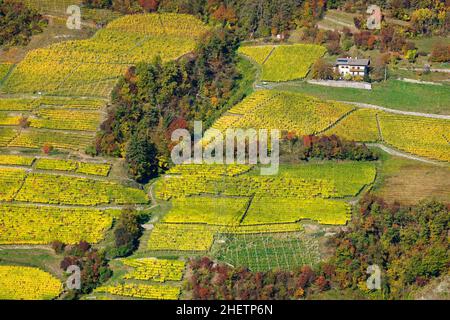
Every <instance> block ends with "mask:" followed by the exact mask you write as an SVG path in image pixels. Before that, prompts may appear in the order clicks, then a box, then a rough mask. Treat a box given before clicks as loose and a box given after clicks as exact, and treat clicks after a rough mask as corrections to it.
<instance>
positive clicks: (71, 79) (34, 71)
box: [3, 14, 208, 98]
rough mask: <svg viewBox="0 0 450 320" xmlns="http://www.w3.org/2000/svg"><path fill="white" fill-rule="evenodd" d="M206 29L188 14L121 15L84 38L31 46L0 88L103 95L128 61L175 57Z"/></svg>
mask: <svg viewBox="0 0 450 320" xmlns="http://www.w3.org/2000/svg"><path fill="white" fill-rule="evenodd" d="M207 30H208V29H207V27H205V26H204V25H203V24H202V23H201V22H200V21H199V20H198V19H196V18H194V17H192V16H188V15H179V14H146V15H134V16H124V17H121V18H119V19H117V20H115V21H113V22H112V23H110V24H109V25H108V26H107V27H106V28H104V29H101V30H100V31H98V32H97V33H96V35H95V36H94V37H92V38H90V39H88V40H78V41H65V42H62V43H58V44H54V45H51V46H49V47H47V48H43V49H37V50H34V51H32V52H30V53H29V54H28V55H27V57H26V58H25V59H24V60H23V61H22V62H21V63H19V64H18V65H17V67H16V68H15V69H14V71H13V73H12V74H11V75H10V76H9V77H8V79H7V80H6V81H5V83H4V86H3V90H4V91H5V92H7V93H19V92H20V93H38V92H40V93H44V94H46V95H49V94H52V95H70V96H95V97H103V98H107V97H108V96H109V93H110V92H111V89H112V88H113V86H114V85H115V83H116V82H117V80H118V78H119V77H120V76H121V75H123V74H124V73H125V71H126V69H127V67H128V66H130V65H134V64H137V63H139V62H141V61H152V60H153V58H155V57H156V56H160V57H161V58H162V59H163V60H165V61H168V60H173V59H176V58H178V57H180V56H182V55H184V54H186V53H188V52H190V51H192V50H193V49H194V47H195V44H196V41H197V39H198V38H199V37H200V36H201V35H202V34H204V33H205V32H206V31H207Z"/></svg>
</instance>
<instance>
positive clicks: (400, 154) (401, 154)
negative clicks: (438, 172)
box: [366, 143, 441, 164]
mask: <svg viewBox="0 0 450 320" xmlns="http://www.w3.org/2000/svg"><path fill="white" fill-rule="evenodd" d="M366 145H367V146H369V147H376V148H380V149H381V150H383V151H384V152H386V153H388V154H390V155H393V156H397V157H402V158H406V159H410V160H415V161H420V162H425V163H429V164H441V163H440V162H437V161H433V160H429V159H425V158H421V157H417V156H413V155H411V154H409V153H405V152H401V151H398V150H395V149H392V148H390V147H387V146H385V145H384V144H381V143H367V144H366Z"/></svg>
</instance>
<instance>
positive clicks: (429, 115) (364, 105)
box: [339, 101, 450, 120]
mask: <svg viewBox="0 0 450 320" xmlns="http://www.w3.org/2000/svg"><path fill="white" fill-rule="evenodd" d="M339 102H342V103H346V104H352V105H354V106H357V107H360V108H366V109H375V110H381V111H386V112H390V113H397V114H402V115H407V116H416V117H424V118H434V119H445V120H450V115H442V114H433V113H422V112H413V111H402V110H396V109H389V108H385V107H381V106H377V105H373V104H368V103H360V102H349V101H339Z"/></svg>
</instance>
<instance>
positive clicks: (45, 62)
mask: <svg viewBox="0 0 450 320" xmlns="http://www.w3.org/2000/svg"><path fill="white" fill-rule="evenodd" d="M30 3H31V5H32V6H35V7H36V8H38V9H40V10H43V11H44V12H47V13H50V14H55V15H66V13H65V10H66V8H67V6H68V4H67V2H61V1H59V2H58V1H48V0H42V1H30ZM70 4H74V3H70ZM75 4H76V3H75ZM61 10H62V11H61ZM208 29H209V27H207V26H205V25H204V24H203V23H202V22H201V21H200V20H198V19H197V18H195V17H193V16H189V15H181V14H137V15H133V16H123V17H121V18H119V19H117V20H115V21H113V22H112V23H110V24H109V25H107V26H106V27H105V28H102V29H100V30H99V31H98V32H97V33H96V34H95V35H94V36H93V37H92V38H90V39H87V40H76V41H70V40H69V41H64V42H60V43H57V44H53V45H50V46H48V47H45V48H40V49H37V50H33V51H30V52H29V53H28V54H27V56H26V57H25V59H23V60H22V62H20V63H19V64H18V65H17V66H15V68H14V69H13V71H12V72H10V68H11V66H10V65H8V66H6V65H3V64H2V65H1V67H0V91H1V93H7V94H8V95H7V97H8V98H1V99H0V147H2V148H7V149H6V150H5V152H1V154H0V166H1V168H0V212H1V214H0V244H1V245H26V246H33V245H48V244H50V243H51V242H53V241H55V240H57V241H61V242H63V243H65V244H76V243H79V242H80V241H87V242H89V243H92V244H97V243H99V242H102V241H103V240H104V239H105V236H106V235H107V233H108V232H109V231H110V230H111V228H112V226H113V223H114V220H115V218H116V217H117V214H118V212H120V211H121V210H122V209H123V208H125V207H133V208H136V209H137V210H142V209H147V208H148V207H149V199H148V197H147V194H146V192H145V191H144V190H143V189H139V188H136V187H129V186H126V185H124V184H122V183H121V182H119V180H120V181H122V180H124V178H123V177H116V173H115V172H114V173H113V174H111V175H110V172H111V170H112V166H111V164H110V163H108V162H106V161H105V160H94V159H89V158H87V157H86V156H85V155H82V154H81V152H84V151H85V150H86V148H87V147H88V146H92V144H93V140H94V137H95V134H96V131H97V130H98V128H99V125H100V123H101V121H102V117H103V113H104V111H105V105H106V104H107V103H108V99H109V98H110V93H111V90H112V88H113V87H114V86H115V85H116V83H117V81H118V79H119V78H120V77H121V76H122V75H123V74H124V73H125V71H126V70H127V69H128V67H129V66H131V65H135V64H137V63H139V62H149V61H152V60H153V59H154V58H155V57H157V56H160V57H161V58H162V59H163V60H164V61H169V60H172V59H176V58H178V57H180V56H182V55H184V54H186V53H188V52H190V51H192V50H193V49H194V47H195V46H196V44H197V42H198V40H199V39H200V38H201V37H202V36H203V34H204V33H205V32H207V31H208ZM44 147H45V148H44ZM39 149H42V150H43V151H44V149H45V150H47V151H46V152H51V154H50V155H46V156H44V157H42V154H41V153H40V152H39V151H38V150H39ZM52 149H56V150H53V151H51V150H52ZM49 150H50V151H49ZM190 170H197V168H194V167H193V168H191V169H190ZM220 170H221V169H218V172H217V174H219V172H220ZM236 170H237V171H236ZM240 170H241V169H240V168H239V169H234V171H233V170H232V171H233V172H234V174H240V173H241V171H240ZM245 170H246V171H248V170H250V167H248V168H247V169H245ZM113 171H114V170H113ZM119 171H120V170H119ZM174 171H176V170H174ZM232 171H230V172H232ZM174 174H182V172H178V173H176V172H174ZM232 175H233V174H231V175H230V176H232ZM243 203H245V202H243ZM180 205H181V204H180ZM211 205H212V204H211ZM224 206H226V205H225V203H224ZM242 213H243V212H242ZM211 235H212V233H211ZM154 236H157V233H156V232H155V235H154ZM179 236H180V237H186V234H185V233H184V232H182V233H181V235H179ZM206 237H208V235H207V236H206ZM165 241H167V240H166V239H165ZM198 243H199V246H200V245H204V244H203V241H202V240H201V239H199V240H198ZM160 246H162V247H164V243H161V244H160ZM125 264H126V265H127V267H128V268H131V267H134V268H135V270H134V271H133V272H131V273H130V274H129V275H128V276H127V277H126V279H123V280H130V281H143V280H144V279H145V280H148V281H152V282H159V283H161V282H164V281H171V282H175V281H180V280H181V278H182V274H183V271H184V262H180V261H169V260H158V261H156V260H150V259H144V260H132V259H129V260H127V261H126V262H125ZM11 268H16V267H11ZM36 270H37V269H36ZM19 271H20V272H22V273H23V274H21V275H18V276H17V277H16V276H14V275H13V276H10V275H9V274H8V276H6V275H5V276H4V275H2V274H1V273H2V272H3V270H1V269H0V276H1V277H2V278H7V279H8V281H16V284H17V282H20V283H21V284H23V285H24V286H26V289H23V290H22V289H18V288H17V286H16V287H13V286H12V283H13V282H11V283H9V282H5V281H6V280H0V299H2V298H7V299H28V298H29V299H31V298H35V299H52V298H55V297H57V296H58V295H59V292H61V290H62V287H61V284H60V283H59V281H58V282H57V285H56V284H55V283H54V282H53V280H52V279H48V278H45V276H43V275H42V274H38V273H37V272H35V273H33V272H31V271H32V270H25V271H26V272H25V271H24V270H19ZM38 271H40V270H38ZM5 272H6V271H5ZM11 272H14V270H12V271H11ZM27 277H28V278H27ZM48 277H50V275H48ZM33 278H35V281H36V284H34V283H32V280H33ZM138 279H139V280H138ZM2 281H3V282H2ZM43 282H44V283H43ZM99 290H101V289H99ZM103 291H108V292H110V293H114V294H115V295H122V296H127V297H136V298H151V299H177V298H178V296H179V294H180V286H166V285H160V284H152V283H150V284H143V283H140V284H136V283H134V282H133V283H128V284H126V285H123V286H119V287H117V288H113V287H109V288H106V287H105V288H103Z"/></svg>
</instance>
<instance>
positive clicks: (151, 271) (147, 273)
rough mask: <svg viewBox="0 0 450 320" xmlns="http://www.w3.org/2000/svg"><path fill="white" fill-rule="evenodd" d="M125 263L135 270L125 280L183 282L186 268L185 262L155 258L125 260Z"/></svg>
mask: <svg viewBox="0 0 450 320" xmlns="http://www.w3.org/2000/svg"><path fill="white" fill-rule="evenodd" d="M123 263H124V264H125V265H127V266H129V267H133V268H134V270H133V271H132V272H130V273H128V274H126V275H125V276H124V279H135V280H153V281H156V282H166V281H181V279H182V278H183V271H184V268H185V263H184V261H180V260H161V259H154V258H145V259H125V260H123Z"/></svg>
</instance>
